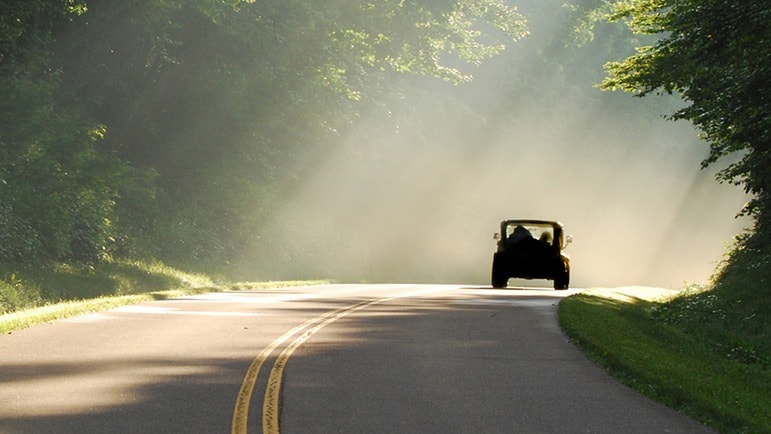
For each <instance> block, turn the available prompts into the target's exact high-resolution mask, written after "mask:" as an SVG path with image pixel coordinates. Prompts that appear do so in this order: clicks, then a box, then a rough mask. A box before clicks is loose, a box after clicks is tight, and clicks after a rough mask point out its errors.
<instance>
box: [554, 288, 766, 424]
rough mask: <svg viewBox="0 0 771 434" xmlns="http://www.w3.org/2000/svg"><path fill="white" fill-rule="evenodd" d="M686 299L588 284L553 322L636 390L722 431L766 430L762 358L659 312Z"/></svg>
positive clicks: (705, 327) (696, 323)
mask: <svg viewBox="0 0 771 434" xmlns="http://www.w3.org/2000/svg"><path fill="white" fill-rule="evenodd" d="M691 289H693V288H691ZM705 294H707V293H705V292H698V293H697V294H696V295H695V297H699V300H701V299H704V298H703V297H707V295H705ZM692 297H694V295H692V294H691V295H690V296H688V293H686V296H685V297H683V296H680V297H678V296H677V293H676V292H672V291H667V290H653V289H643V288H619V289H617V290H616V289H593V290H588V291H585V292H583V293H580V294H577V295H575V296H572V297H569V298H567V299H565V300H564V301H563V302H562V303H561V304H560V323H561V325H562V327H563V329H564V330H565V332H566V333H567V334H568V335H569V336H570V337H571V339H572V340H573V341H574V342H575V343H576V344H577V345H578V346H579V347H581V348H582V349H584V350H585V351H586V353H587V354H588V355H589V356H590V357H591V358H592V359H593V360H595V361H596V362H597V363H598V364H600V365H601V366H603V367H605V368H606V369H607V370H608V371H609V372H610V373H611V374H613V375H614V376H616V377H617V378H619V379H620V380H621V381H622V382H624V383H625V384H627V385H629V386H630V387H632V388H634V389H635V390H637V391H639V392H641V393H643V394H645V395H648V396H650V397H652V398H654V399H656V400H658V401H660V402H662V403H664V404H666V405H668V406H671V407H673V408H675V409H678V410H680V411H682V412H684V413H686V414H689V415H691V416H692V417H694V418H696V419H698V420H701V421H702V422H704V423H706V424H708V425H710V426H712V427H714V428H717V429H719V430H721V431H725V432H768V429H769V427H771V419H770V418H769V406H768V402H769V397H771V374H769V372H768V366H767V363H757V362H756V361H754V360H748V359H747V358H740V357H732V356H730V355H729V354H726V353H725V351H716V346H715V342H714V340H712V341H707V340H705V339H703V336H705V335H707V334H709V333H711V332H712V326H711V325H709V323H706V324H707V325H701V324H702V322H700V321H687V322H677V321H675V322H672V321H668V320H666V319H665V318H664V317H662V313H661V312H663V311H666V310H668V309H669V307H670V306H672V304H673V303H686V304H687V303H689V302H691V301H692V300H693V298H692ZM689 300H690V301H689ZM698 303H702V302H698ZM712 308H713V309H714V308H716V306H712ZM713 315H714V313H713ZM723 337H724V338H725V335H724V336H723ZM766 345H767V344H766Z"/></svg>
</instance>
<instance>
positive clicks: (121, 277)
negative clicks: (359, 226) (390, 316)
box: [0, 261, 329, 333]
mask: <svg viewBox="0 0 771 434" xmlns="http://www.w3.org/2000/svg"><path fill="white" fill-rule="evenodd" d="M324 283H329V282H327V281H321V280H318V281H280V282H236V283H231V282H227V281H224V280H222V279H214V278H212V277H210V276H207V275H204V274H199V273H189V272H185V271H181V270H178V269H175V268H172V267H169V266H166V265H164V264H161V263H157V262H142V261H120V262H114V263H108V264H100V265H97V266H73V265H69V264H51V265H47V266H38V267H34V266H30V265H24V264H15V263H14V264H9V263H0V333H11V332H13V331H14V330H18V329H21V328H25V327H30V326H33V325H35V324H40V323H44V322H49V321H54V320H57V319H62V318H67V317H71V316H75V315H80V314H83V313H90V312H98V311H103V310H108V309H112V308H115V307H118V306H124V305H127V304H135V303H141V302H144V301H151V300H163V299H169V298H175V297H181V296H185V295H192V294H201V293H207V292H218V291H225V290H249V289H263V288H278V287H286V286H295V285H311V284H324Z"/></svg>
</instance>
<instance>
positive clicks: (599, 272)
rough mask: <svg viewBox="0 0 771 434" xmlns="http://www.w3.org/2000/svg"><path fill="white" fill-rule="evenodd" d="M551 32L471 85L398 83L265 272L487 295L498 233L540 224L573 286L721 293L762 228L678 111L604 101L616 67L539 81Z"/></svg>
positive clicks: (316, 177)
mask: <svg viewBox="0 0 771 434" xmlns="http://www.w3.org/2000/svg"><path fill="white" fill-rule="evenodd" d="M536 24H537V23H536ZM552 28H553V27H548V26H547V27H540V28H539V27H537V26H536V27H535V29H534V30H533V36H532V37H531V38H530V40H528V41H526V42H523V43H519V44H513V45H512V46H511V47H510V48H509V50H508V51H507V53H506V54H505V55H504V56H503V57H502V58H501V59H496V60H494V61H492V62H489V63H488V64H487V65H485V66H484V67H483V68H481V69H479V70H476V71H474V74H475V80H474V81H473V82H472V83H468V84H464V85H461V86H452V85H450V84H446V83H437V82H436V81H435V80H432V79H424V78H412V79H404V80H402V81H400V82H398V84H399V87H397V88H395V89H393V96H392V97H391V98H390V99H389V100H388V102H387V103H386V107H384V108H383V110H381V111H378V112H375V113H373V115H372V116H370V117H364V118H362V119H360V121H359V122H358V123H357V124H356V125H355V127H354V128H352V129H351V131H349V132H346V133H345V134H343V135H341V137H340V143H339V144H338V146H335V147H331V148H330V149H331V150H330V151H329V152H328V153H326V154H323V155H320V156H319V157H318V159H317V161H316V162H315V164H314V166H313V167H312V168H308V169H306V170H304V171H303V173H302V176H301V179H300V180H299V182H298V183H297V184H296V185H295V186H293V187H292V188H291V189H289V190H288V191H287V192H286V193H285V196H284V197H283V198H282V203H283V205H282V206H281V207H280V210H279V211H278V212H277V213H276V214H275V216H274V219H273V223H272V224H271V226H270V228H269V229H268V230H266V231H265V232H266V233H268V234H270V237H271V238H272V239H273V240H274V241H273V242H274V245H273V246H274V247H273V248H272V250H271V251H270V252H266V251H264V250H262V248H263V247H264V245H263V247H259V246H257V247H255V251H254V252H253V257H255V258H260V259H258V262H259V265H258V266H257V268H259V269H263V270H271V271H270V272H269V273H266V274H265V277H270V278H277V277H329V278H334V279H338V280H350V281H384V280H385V281H410V282H453V283H468V284H489V280H490V266H491V260H492V254H493V251H494V248H495V242H494V240H493V233H494V232H496V231H497V230H498V225H499V222H500V221H501V220H503V219H511V218H539V219H553V220H559V221H561V222H562V223H563V224H564V225H565V226H566V228H567V232H568V233H569V234H572V235H573V237H574V242H573V244H571V245H570V246H569V247H568V249H567V252H568V253H569V254H570V255H571V258H572V279H571V285H572V286H580V287H583V286H611V285H612V286H619V285H638V284H640V285H657V286H668V287H679V286H681V285H682V284H683V282H684V281H704V280H706V279H708V278H709V276H710V274H711V273H712V271H713V270H714V268H715V266H716V264H717V262H718V261H719V260H720V259H721V256H722V255H723V254H724V253H725V249H726V243H727V242H730V240H731V238H732V237H733V235H735V234H737V233H739V232H741V229H742V228H743V227H744V226H747V225H748V222H747V221H742V220H737V219H735V215H736V214H737V213H738V212H739V210H740V209H741V207H742V205H743V203H744V202H745V201H746V197H745V196H744V195H743V193H742V192H741V190H740V189H739V188H737V187H734V186H731V185H721V184H719V183H717V182H716V181H715V179H714V172H715V170H717V169H718V168H714V169H710V170H700V169H699V165H700V162H701V160H702V159H703V158H704V157H705V156H706V153H707V145H706V144H705V143H703V142H699V141H698V139H697V134H696V132H695V131H694V130H693V129H692V128H691V127H690V125H688V124H686V123H682V122H680V123H674V122H671V121H666V120H664V119H662V116H663V115H665V114H668V113H671V111H672V107H673V105H672V104H673V101H672V100H671V99H670V100H667V99H665V98H663V97H659V99H658V100H657V97H650V98H645V99H637V98H633V97H632V96H631V95H628V94H617V93H603V92H601V91H599V90H597V89H594V88H593V87H592V85H593V84H596V83H598V82H599V81H601V79H602V71H601V66H602V64H603V63H604V61H605V60H603V59H602V58H600V57H597V58H596V59H594V58H593V57H592V56H593V54H592V52H591V51H590V48H587V52H586V56H587V59H586V63H587V64H590V65H593V66H590V67H588V68H587V69H585V70H582V74H588V76H587V75H583V76H580V77H579V76H577V75H572V72H571V71H570V70H563V71H559V73H554V74H551V73H550V74H546V75H544V74H541V72H543V71H545V70H548V66H547V67H546V68H547V69H544V70H541V69H539V67H538V63H540V62H543V56H546V55H545V54H544V50H545V49H546V46H545V44H546V43H547V42H548V41H549V39H550V38H548V37H546V36H544V35H543V33H548V32H550V31H551V29H552ZM539 29H540V30H539ZM539 31H540V32H541V33H539ZM539 35H540V38H539ZM547 36H548V35H547ZM539 44H544V45H542V46H539ZM623 54H624V53H619V54H618V57H619V58H620V57H621V56H622V55H623ZM559 55H560V53H559V52H550V54H549V55H548V56H559ZM574 63H575V62H574ZM586 71H589V72H588V73H587V72H586ZM587 95H589V97H587ZM365 97H366V93H365ZM652 111H653V112H655V113H653V114H652ZM512 283H513V284H517V283H516V282H512ZM532 284H534V285H542V284H548V283H547V282H545V281H540V282H539V281H533V282H532Z"/></svg>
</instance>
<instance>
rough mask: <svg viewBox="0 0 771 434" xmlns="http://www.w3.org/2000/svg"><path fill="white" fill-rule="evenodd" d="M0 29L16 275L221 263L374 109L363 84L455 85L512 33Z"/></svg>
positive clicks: (266, 7) (1, 135)
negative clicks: (38, 268)
mask: <svg viewBox="0 0 771 434" xmlns="http://www.w3.org/2000/svg"><path fill="white" fill-rule="evenodd" d="M0 12H1V13H0V20H1V21H0V77H1V78H2V79H0V126H1V127H0V187H1V188H0V260H6V261H7V260H10V261H27V262H36V261H52V260H55V261H79V262H95V261H99V260H101V259H104V258H108V257H111V256H115V255H118V256H139V257H146V256H156V257H162V258H164V259H168V260H171V261H176V262H177V263H188V264H190V263H193V262H198V263H200V262H201V261H206V260H211V261H214V260H216V261H219V262H222V261H227V260H232V259H233V258H234V257H235V256H237V255H238V254H239V243H240V242H242V241H243V240H244V239H245V238H255V237H258V236H259V231H260V229H261V224H262V221H263V220H264V218H265V216H266V215H268V214H270V212H271V210H272V209H273V208H274V207H275V199H276V197H277V195H278V194H279V193H280V191H281V188H286V185H287V183H290V182H291V180H292V179H294V178H296V177H297V171H298V170H305V169H306V168H307V167H308V165H309V164H310V162H311V161H312V159H313V157H314V155H315V153H316V152H318V150H319V149H321V148H322V147H323V146H325V145H327V144H329V143H331V141H332V140H333V139H334V137H335V136H336V134H337V131H338V130H339V129H341V128H345V127H346V125H349V124H350V123H351V122H352V121H353V120H354V119H355V117H356V116H357V113H358V111H360V110H362V104H361V103H357V101H360V100H363V99H366V100H367V101H368V104H373V102H374V101H375V100H376V97H375V96H373V95H366V98H365V96H364V95H363V93H364V88H365V87H364V84H365V83H366V82H369V83H370V85H369V86H368V89H377V86H373V85H372V84H373V83H374V84H377V82H378V80H382V79H383V78H382V77H383V76H384V74H388V73H414V74H424V75H433V76H437V77H440V78H443V79H446V80H450V81H455V82H459V81H464V80H467V79H468V75H467V74H466V73H464V72H463V66H462V65H463V64H471V65H474V64H477V63H479V62H481V61H482V60H484V59H486V58H488V57H490V56H492V55H495V54H496V53H499V52H500V51H501V50H502V49H503V48H504V46H505V43H506V42H511V41H512V40H514V39H517V38H520V37H522V36H523V35H525V33H526V30H525V27H524V19H523V17H522V16H521V15H520V14H519V13H518V12H517V11H516V10H515V9H514V8H511V7H509V6H506V4H505V2H503V1H501V0H475V1H453V2H433V1H419V2H407V3H405V2H402V1H390V0H389V1H380V2H374V3H373V2H366V1H334V0H332V1H324V2H306V1H300V0H275V1H273V0H272V1H260V2H246V1H230V2H220V1H211V0H196V1H187V0H186V1H181V0H136V1H125V0H93V1H87V2H86V1H81V0H68V1H62V0H25V1H22V2H13V3H9V2H4V3H3V4H2V5H0ZM481 23H484V25H481ZM480 28H481V29H483V30H484V31H482V30H479V29H480ZM375 93H376V92H375ZM357 104H358V105H357ZM255 209H256V210H258V211H257V212H255V211H254V210H255Z"/></svg>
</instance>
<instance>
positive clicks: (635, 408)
mask: <svg viewBox="0 0 771 434" xmlns="http://www.w3.org/2000/svg"><path fill="white" fill-rule="evenodd" d="M572 292H573V291H553V290H551V289H533V288H530V289H509V290H491V289H487V288H484V287H468V286H457V285H329V286H316V287H295V288H284V289H275V290H260V291H255V292H249V291H239V292H226V293H213V294H206V295H201V296H194V297H186V298H181V299H175V300H168V301H158V302H152V303H145V304H141V305H135V306H127V307H123V308H119V309H115V310H112V311H108V312H103V313H99V314H92V315H84V316H80V317H76V318H72V319H68V320H62V321H56V322H54V323H50V324H44V325H40V326H36V327H32V328H29V329H25V330H21V331H17V332H14V333H12V334H8V335H4V336H0V384H1V386H0V403H2V405H0V433H46V432H50V433H79V434H82V433H104V432H137V433H149V432H153V433H177V432H186V433H188V432H194V433H227V432H231V433H243V432H249V433H259V432H278V430H280V431H281V432H284V433H309V432H313V433H331V432H335V433H364V432H366V433H395V432H399V433H433V432H436V433H446V432H453V433H464V432H468V433H480V432H489V433H492V432H496V433H497V432H527V433H539V432H542V433H551V432H561V433H563V432H602V433H605V432H607V433H617V432H626V433H634V432H639V433H650V432H670V433H677V432H680V433H699V432H711V431H710V430H709V429H707V428H705V427H704V426H703V425H701V424H699V423H697V422H695V421H693V420H691V419H689V418H687V417H685V416H683V415H680V414H678V413H676V412H674V411H672V410H670V409H668V408H666V407H664V406H662V405H659V404H656V403H654V402H652V401H651V400H649V399H647V398H645V397H643V396H641V395H639V394H637V393H635V392H633V391H631V390H630V389H628V388H626V387H625V386H623V385H621V384H620V383H618V382H617V381H616V380H614V379H612V378H611V377H609V376H608V375H607V374H606V373H605V372H604V371H602V370H601V369H600V368H598V367H596V366H595V365H594V364H592V363H591V362H590V361H589V360H588V359H587V358H586V357H585V356H584V355H583V354H582V353H581V352H580V351H578V350H577V349H576V348H575V347H574V346H573V345H572V344H571V343H570V342H569V341H568V340H567V338H566V337H565V335H564V334H563V333H562V332H561V330H560V329H559V326H558V324H557V317H556V312H557V307H556V306H557V303H559V300H560V299H561V298H562V297H564V296H566V295H568V294H570V293H572Z"/></svg>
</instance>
